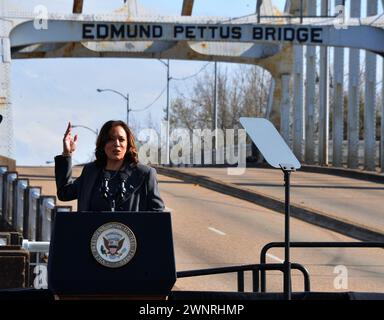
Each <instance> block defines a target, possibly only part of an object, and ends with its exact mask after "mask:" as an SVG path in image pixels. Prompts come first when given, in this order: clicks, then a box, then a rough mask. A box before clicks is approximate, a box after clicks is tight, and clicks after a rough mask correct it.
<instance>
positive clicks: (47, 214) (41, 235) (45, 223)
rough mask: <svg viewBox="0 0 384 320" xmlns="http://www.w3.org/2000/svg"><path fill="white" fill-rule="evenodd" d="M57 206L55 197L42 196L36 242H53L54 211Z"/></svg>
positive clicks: (37, 220) (39, 202)
mask: <svg viewBox="0 0 384 320" xmlns="http://www.w3.org/2000/svg"><path fill="white" fill-rule="evenodd" d="M55 206H56V197H55V196H40V198H39V201H38V206H37V212H36V214H37V216H36V241H50V240H51V230H52V223H51V221H52V210H53V209H54V208H55Z"/></svg>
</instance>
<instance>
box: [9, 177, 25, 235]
mask: <svg viewBox="0 0 384 320" xmlns="http://www.w3.org/2000/svg"><path fill="white" fill-rule="evenodd" d="M28 185H29V181H28V179H16V180H15V181H14V182H13V196H12V197H13V198H12V201H13V205H12V227H13V229H14V230H15V231H17V232H20V233H23V217H24V199H25V190H26V189H27V187H28Z"/></svg>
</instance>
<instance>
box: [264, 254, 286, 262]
mask: <svg viewBox="0 0 384 320" xmlns="http://www.w3.org/2000/svg"><path fill="white" fill-rule="evenodd" d="M267 257H270V258H271V259H273V260H276V261H279V262H280V263H284V260H281V259H280V258H279V257H276V256H274V255H273V254H270V253H267Z"/></svg>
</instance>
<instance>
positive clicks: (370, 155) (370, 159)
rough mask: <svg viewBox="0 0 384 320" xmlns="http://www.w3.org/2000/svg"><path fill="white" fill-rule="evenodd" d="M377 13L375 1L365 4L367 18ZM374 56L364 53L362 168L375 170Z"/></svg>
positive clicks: (375, 73) (375, 74)
mask: <svg viewBox="0 0 384 320" xmlns="http://www.w3.org/2000/svg"><path fill="white" fill-rule="evenodd" d="M377 11H378V3H377V0H370V1H368V3H367V16H368V17H369V16H375V15H376V14H377ZM376 67H377V59H376V54H374V53H371V52H366V58H365V106H364V168H365V169H366V170H369V171H374V170H375V169H376V161H375V157H376V108H375V102H376V76H377V71H376Z"/></svg>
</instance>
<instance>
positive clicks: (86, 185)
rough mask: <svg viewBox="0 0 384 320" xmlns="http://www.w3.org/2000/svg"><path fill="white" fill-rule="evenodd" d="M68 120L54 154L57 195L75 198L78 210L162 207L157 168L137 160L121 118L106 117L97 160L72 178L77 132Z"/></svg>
mask: <svg viewBox="0 0 384 320" xmlns="http://www.w3.org/2000/svg"><path fill="white" fill-rule="evenodd" d="M71 130H72V128H71V123H68V127H67V130H66V132H65V134H64V138H63V153H62V155H58V156H56V157H55V177H56V187H57V197H58V198H59V199H60V200H62V201H71V200H75V199H77V200H78V205H77V207H78V208H77V210H78V211H163V210H164V203H163V200H162V199H161V197H160V193H159V189H158V182H157V178H156V170H155V169H154V168H151V167H149V166H146V165H143V164H140V163H139V160H138V153H137V150H136V145H135V140H134V136H133V134H132V132H131V130H130V129H129V128H128V126H127V125H126V124H125V123H124V122H123V121H113V120H111V121H108V122H106V123H105V124H104V125H103V127H102V128H101V130H100V134H99V136H98V137H97V141H96V151H95V156H96V160H95V161H94V162H91V163H88V164H86V165H85V166H84V168H83V171H82V173H81V175H80V177H79V178H77V179H75V180H73V179H72V161H71V160H72V157H71V156H72V154H73V153H74V152H75V150H76V145H77V135H75V136H74V137H72V135H71Z"/></svg>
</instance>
